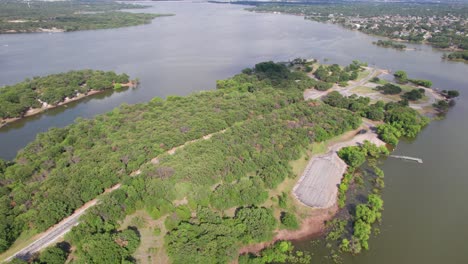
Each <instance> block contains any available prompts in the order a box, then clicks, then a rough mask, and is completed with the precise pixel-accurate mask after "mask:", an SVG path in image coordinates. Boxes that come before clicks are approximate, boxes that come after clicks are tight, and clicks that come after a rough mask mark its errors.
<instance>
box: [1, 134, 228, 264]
mask: <svg viewBox="0 0 468 264" xmlns="http://www.w3.org/2000/svg"><path fill="white" fill-rule="evenodd" d="M225 131H226V129H223V130H221V131H218V132H214V133H211V134H208V135H205V136H203V137H202V138H199V139H195V140H191V141H189V142H186V143H185V144H183V145H181V146H178V147H175V148H172V149H170V150H168V151H167V152H166V153H168V154H169V155H173V154H174V153H175V152H176V151H177V150H178V149H181V148H183V147H184V146H186V145H188V144H191V143H194V142H197V141H200V140H207V139H210V138H211V137H212V136H214V135H215V134H219V133H224V132H225ZM155 160H157V157H156V158H154V159H152V160H151V162H152V163H154V162H153V161H155ZM139 174H141V170H136V171H134V172H132V173H131V174H130V175H131V176H137V175H139ZM120 187H121V184H120V183H119V184H116V185H114V186H112V187H111V188H109V189H106V190H105V191H104V193H110V192H113V191H115V190H117V189H119V188H120ZM98 202H99V199H98V198H95V199H93V200H91V201H89V202H87V203H86V204H84V205H83V206H82V207H80V208H78V209H76V210H75V212H74V213H73V214H72V215H70V216H68V217H67V218H65V219H63V220H62V221H60V222H59V223H57V224H56V225H54V226H52V227H51V228H49V229H48V230H47V231H45V232H43V233H41V234H38V235H36V236H35V237H36V238H37V239H35V240H34V241H33V242H32V243H30V244H29V245H27V246H25V247H23V248H22V249H20V250H19V251H17V252H16V253H14V254H13V255H11V256H10V257H8V258H6V259H5V261H10V260H12V259H13V258H14V257H18V258H21V259H25V260H26V259H29V257H30V256H32V254H34V253H35V252H37V251H40V250H42V249H43V248H46V247H47V246H49V245H51V244H52V243H53V242H55V241H57V240H58V239H59V238H61V237H63V236H64V235H65V234H66V233H67V232H69V231H70V230H71V229H72V228H73V227H74V226H76V225H78V224H79V221H78V220H79V218H80V216H81V215H83V214H84V213H85V212H86V211H87V210H88V209H89V208H91V207H93V206H95V205H96V204H98Z"/></svg>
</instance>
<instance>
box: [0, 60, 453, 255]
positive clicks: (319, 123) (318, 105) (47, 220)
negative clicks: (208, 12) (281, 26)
mask: <svg viewBox="0 0 468 264" xmlns="http://www.w3.org/2000/svg"><path fill="white" fill-rule="evenodd" d="M75 75H77V76H81V75H80V74H79V73H76V72H74V73H73V74H72V75H71V76H75ZM98 76H101V75H98ZM112 76H114V78H115V75H112ZM124 77H125V78H127V79H128V76H121V78H122V79H119V80H120V81H124ZM372 77H376V71H375V70H371V69H369V68H368V67H367V66H366V64H364V63H361V62H358V61H354V62H353V63H351V64H350V65H348V66H346V67H342V66H339V65H336V64H334V65H322V64H319V63H318V62H317V61H315V60H313V61H311V60H303V59H296V60H294V61H291V62H288V63H274V62H271V61H270V62H263V63H259V64H257V65H255V67H253V68H247V69H245V70H243V71H242V73H240V74H238V75H236V76H234V77H232V78H229V79H226V80H220V81H218V82H217V89H216V90H213V91H205V92H199V93H194V94H192V95H189V96H185V97H181V96H169V97H167V98H166V99H161V98H154V99H152V100H151V101H150V102H148V103H144V104H136V105H122V106H121V107H119V108H116V109H114V110H113V111H111V112H108V113H106V114H103V115H99V116H97V117H96V118H93V119H89V120H85V119H78V120H77V121H76V122H75V123H74V124H72V125H69V126H67V127H65V128H53V129H50V130H49V131H48V132H46V133H42V134H39V135H38V136H37V138H36V140H34V141H33V142H31V143H30V144H29V145H28V146H27V147H25V148H24V149H23V150H22V151H20V152H19V153H18V155H17V157H16V158H15V159H14V160H12V161H0V195H1V197H0V214H1V216H2V219H3V220H2V221H1V222H0V252H3V251H6V250H7V249H8V248H10V247H11V246H12V245H13V244H14V243H15V241H16V240H17V239H18V238H19V237H20V236H22V237H27V236H32V235H34V234H35V233H38V232H42V231H44V230H46V229H48V228H49V227H51V226H53V225H54V224H56V223H58V222H59V221H61V220H62V219H63V218H65V217H67V216H69V215H70V214H72V213H73V212H74V210H76V209H77V208H80V207H81V206H83V205H84V204H85V203H87V202H88V201H90V200H92V199H94V198H96V197H97V196H99V195H101V194H102V196H101V198H100V200H101V202H100V203H99V204H97V205H96V206H94V207H92V208H91V209H90V210H89V211H88V212H87V213H86V214H85V215H84V216H83V217H81V220H80V224H79V225H78V226H76V227H74V228H73V229H72V230H71V232H70V233H68V234H67V235H66V236H65V242H64V243H67V244H69V245H70V247H69V248H71V249H72V252H70V251H64V250H63V247H60V246H54V247H50V248H48V249H46V250H44V251H43V252H42V253H40V254H37V255H35V256H31V258H33V259H36V260H37V261H39V262H41V263H43V262H48V260H50V259H55V260H56V261H58V262H57V263H63V262H65V261H66V260H67V259H69V260H71V261H72V262H76V263H134V262H136V258H140V257H144V258H146V259H147V260H148V261H150V262H152V261H159V260H160V259H159V258H163V259H164V258H166V260H170V261H171V262H172V263H228V262H231V261H233V260H236V259H238V261H239V263H272V262H275V263H286V262H287V263H310V254H309V253H307V252H301V251H295V250H294V248H293V246H292V244H291V243H290V242H288V241H278V242H277V243H272V241H274V240H276V237H277V234H278V233H279V232H290V231H291V232H294V231H295V230H300V229H301V228H302V227H303V226H304V223H305V222H306V221H307V219H310V218H311V217H313V216H312V215H311V212H312V211H313V210H314V209H313V208H311V207H309V206H307V205H304V204H302V203H301V202H299V201H298V200H297V199H296V198H295V197H294V196H293V195H292V194H291V192H292V188H293V186H294V185H295V184H296V182H297V180H298V178H299V176H300V175H301V174H302V171H303V170H304V167H305V165H306V164H307V162H308V160H309V159H310V158H313V157H314V155H317V154H320V153H324V152H325V151H326V149H324V146H325V145H326V144H328V143H329V140H331V139H335V140H336V139H337V137H339V136H341V135H343V134H345V133H348V134H349V133H351V134H353V135H354V134H355V133H358V132H359V131H360V130H361V127H362V126H363V119H364V120H365V122H366V123H369V122H370V123H372V124H373V126H374V125H375V132H370V131H369V132H368V133H377V136H378V137H379V138H380V140H383V141H384V142H386V143H388V144H390V145H396V144H397V143H398V138H400V137H403V136H404V137H410V138H411V137H415V136H416V135H417V134H418V133H419V131H420V130H421V129H423V127H424V126H425V125H427V124H428V123H429V118H427V117H425V116H424V115H423V114H424V113H425V112H424V111H423V109H421V110H420V111H419V112H418V110H415V109H414V108H416V109H417V107H415V105H412V103H410V102H411V101H414V104H417V103H425V104H426V103H427V102H418V100H423V99H424V98H420V99H418V98H416V99H414V100H413V99H412V98H406V97H403V96H402V97H401V98H400V97H398V96H397V97H395V95H392V96H393V97H385V96H386V95H385V96H384V95H383V93H384V91H394V90H397V89H396V88H393V87H390V88H388V85H387V88H378V89H377V88H376V89H375V90H374V92H375V93H378V94H382V98H383V99H375V98H369V97H364V96H358V95H350V96H346V95H345V94H344V95H343V94H342V92H343V91H347V89H351V90H352V89H355V88H360V86H356V84H362V85H364V84H367V83H368V81H369V80H371V79H372V80H373V81H374V82H380V80H377V79H375V78H372ZM402 77H405V76H402ZM74 79H76V80H81V79H80V78H79V77H76V78H74ZM111 79H112V78H111ZM111 79H107V78H106V79H103V82H107V83H111V82H112V81H111ZM91 80H92V77H90V78H89V79H87V84H88V85H90V86H92V87H94V84H93V82H91ZM104 80H105V81H104ZM33 82H34V80H32V81H29V82H24V83H23V84H22V85H21V86H19V87H22V86H28V84H30V83H33ZM73 84H75V85H74V86H73V87H74V89H70V90H69V91H68V90H67V91H68V92H72V91H75V90H76V88H77V87H81V86H80V85H79V84H80V82H73ZM425 84H427V83H425ZM382 85H383V86H384V85H385V84H383V83H382ZM394 85H398V84H394ZM67 86H68V85H67ZM104 86H106V85H104ZM375 86H377V85H375ZM41 87H42V86H41ZM368 88H369V87H368ZM360 89H362V88H360ZM369 89H371V88H369ZM405 89H406V91H408V92H411V91H412V90H416V92H415V93H421V94H423V95H424V94H425V93H428V91H427V90H425V89H424V88H420V89H423V90H424V93H423V91H420V90H418V89H417V88H405ZM25 90H26V91H31V89H30V88H27V87H26V88H25ZM309 92H312V93H314V95H317V94H318V95H320V96H318V97H316V98H315V99H313V98H307V97H306V98H305V95H306V94H308V93H309ZM399 92H400V93H401V92H402V90H399ZM28 93H31V92H28ZM51 94H55V92H54V93H51ZM66 95H67V94H64V92H62V95H61V96H59V97H52V96H51V98H52V99H49V100H51V102H54V101H57V100H59V99H60V98H63V96H66ZM452 95H453V97H455V94H454V92H452ZM457 95H458V94H457ZM440 96H441V97H440V98H441V99H440V101H447V100H449V98H448V95H447V97H444V96H443V95H440ZM28 98H29V97H28ZM41 98H42V97H41ZM47 98H49V97H44V100H46V99H47ZM1 105H3V103H2V104H1ZM429 106H431V104H430V103H429ZM433 107H435V106H433ZM337 153H338V155H339V157H340V158H341V159H342V160H343V161H344V162H345V163H346V165H347V169H346V173H345V175H344V176H343V177H342V179H341V184H340V186H339V188H337V187H336V186H334V187H333V188H335V189H334V190H335V191H336V192H337V197H336V199H337V200H336V203H337V206H338V207H339V208H341V209H339V210H345V211H346V212H348V213H346V214H345V215H347V217H346V218H336V219H334V220H332V219H327V220H328V222H327V225H326V230H327V233H328V235H327V238H326V239H327V240H328V241H330V244H332V246H333V247H334V248H336V250H337V252H343V253H345V252H350V253H352V254H358V253H360V252H361V251H362V250H366V249H368V248H369V244H368V240H369V238H370V235H371V230H375V229H373V227H374V226H375V224H376V223H378V222H379V221H380V220H381V217H382V213H381V212H382V210H383V200H382V198H381V197H380V191H381V190H382V189H383V188H384V181H383V178H384V176H383V172H382V171H381V170H380V169H379V168H378V167H377V164H378V162H377V161H378V159H380V158H382V157H385V156H386V155H388V153H389V151H388V150H387V148H386V147H385V146H377V145H375V144H373V143H371V142H369V141H364V142H363V144H358V145H352V146H351V145H350V146H346V147H343V148H340V150H339V151H338V152H337ZM362 166H367V167H369V168H370V170H371V171H372V173H366V174H364V173H362V170H361V167H362ZM112 186H117V187H115V188H114V191H112V192H108V193H105V194H103V192H104V190H105V189H108V188H110V187H112ZM356 186H371V188H362V191H360V192H355V191H354V190H355V189H356ZM351 190H353V191H351ZM357 193H359V194H362V195H364V197H366V199H365V201H358V200H356V199H354V198H353V197H354V196H355V195H357ZM361 200H362V199H361ZM345 205H349V206H345ZM335 214H336V211H335ZM328 217H330V216H328ZM348 224H349V226H351V228H345V227H346V226H347V225H348ZM145 238H151V239H147V240H146V239H145ZM148 241H151V242H148ZM259 242H270V243H269V246H267V248H265V249H263V250H260V251H257V252H252V251H250V250H247V251H244V252H250V253H245V254H241V256H239V252H240V249H241V248H243V247H248V246H252V245H255V244H257V243H259ZM148 243H149V244H148ZM137 256H138V257H137ZM154 256H157V257H158V259H157V260H156V259H152V258H153V257H154ZM167 258H169V259H167ZM14 261H15V262H16V263H22V260H20V259H15V260H14Z"/></svg>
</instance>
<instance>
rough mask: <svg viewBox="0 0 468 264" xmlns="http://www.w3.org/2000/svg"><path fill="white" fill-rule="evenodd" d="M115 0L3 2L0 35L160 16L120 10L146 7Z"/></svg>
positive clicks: (121, 23)
mask: <svg viewBox="0 0 468 264" xmlns="http://www.w3.org/2000/svg"><path fill="white" fill-rule="evenodd" d="M145 7H146V6H142V5H136V4H123V3H117V2H113V1H102V2H101V1H87V0H71V1H53V2H49V1H27V2H25V1H19V0H6V1H1V2H0V34H2V33H32V32H70V31H78V30H93V29H108V28H120V27H128V26H136V25H142V24H149V23H151V21H152V20H153V19H154V18H156V17H160V16H169V15H170V14H144V13H130V12H123V11H120V10H122V9H137V8H145Z"/></svg>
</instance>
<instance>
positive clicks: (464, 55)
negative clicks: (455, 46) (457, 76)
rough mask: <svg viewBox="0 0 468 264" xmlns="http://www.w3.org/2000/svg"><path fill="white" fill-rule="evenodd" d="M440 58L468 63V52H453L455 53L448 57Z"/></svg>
mask: <svg viewBox="0 0 468 264" xmlns="http://www.w3.org/2000/svg"><path fill="white" fill-rule="evenodd" d="M442 58H444V59H448V60H452V61H463V62H468V50H465V51H455V52H452V53H450V54H449V55H446V54H444V56H443V57H442Z"/></svg>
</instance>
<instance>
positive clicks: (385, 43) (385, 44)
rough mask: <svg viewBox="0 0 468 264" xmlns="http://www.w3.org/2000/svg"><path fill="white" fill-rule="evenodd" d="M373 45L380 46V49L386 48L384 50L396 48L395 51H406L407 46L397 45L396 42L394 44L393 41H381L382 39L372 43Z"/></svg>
mask: <svg viewBox="0 0 468 264" xmlns="http://www.w3.org/2000/svg"><path fill="white" fill-rule="evenodd" d="M372 44H374V45H377V46H380V47H384V48H394V49H397V50H404V49H406V45H404V44H400V43H396V42H393V41H391V40H381V39H379V40H378V41H377V42H372Z"/></svg>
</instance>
